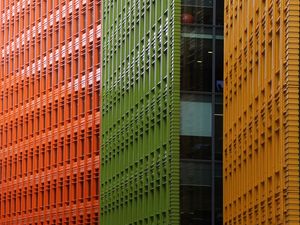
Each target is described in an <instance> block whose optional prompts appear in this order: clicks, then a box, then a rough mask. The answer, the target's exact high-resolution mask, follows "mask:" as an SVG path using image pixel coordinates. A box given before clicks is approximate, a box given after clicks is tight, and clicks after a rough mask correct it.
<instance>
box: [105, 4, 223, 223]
mask: <svg viewBox="0 0 300 225" xmlns="http://www.w3.org/2000/svg"><path fill="white" fill-rule="evenodd" d="M223 8H224V6H223V1H222V0H182V1H181V0H163V1H162V0H154V1H135V0H129V1H108V0H105V1H103V34H102V36H103V64H102V68H103V71H102V72H103V73H102V75H103V76H102V103H103V104H102V147H101V224H103V225H110V224H119V225H122V224H128V225H129V224H172V225H179V224H182V225H196V224H197V225H198V224H214V225H215V224H222V175H221V174H222V164H221V162H222V117H223V110H222V108H223V107H222V101H223V97H222V91H223Z"/></svg>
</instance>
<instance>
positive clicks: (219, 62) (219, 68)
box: [216, 40, 224, 92]
mask: <svg viewBox="0 0 300 225" xmlns="http://www.w3.org/2000/svg"><path fill="white" fill-rule="evenodd" d="M223 87H224V82H223V41H221V40H216V92H223Z"/></svg>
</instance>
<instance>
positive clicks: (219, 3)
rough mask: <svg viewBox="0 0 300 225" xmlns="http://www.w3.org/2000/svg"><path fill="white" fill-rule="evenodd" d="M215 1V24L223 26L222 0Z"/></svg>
mask: <svg viewBox="0 0 300 225" xmlns="http://www.w3.org/2000/svg"><path fill="white" fill-rule="evenodd" d="M216 1H217V8H216V10H217V17H216V23H217V25H221V26H223V24H224V0H216Z"/></svg>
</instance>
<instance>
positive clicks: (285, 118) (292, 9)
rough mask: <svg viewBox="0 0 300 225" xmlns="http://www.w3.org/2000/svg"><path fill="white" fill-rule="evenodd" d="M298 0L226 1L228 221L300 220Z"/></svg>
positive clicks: (292, 224)
mask: <svg viewBox="0 0 300 225" xmlns="http://www.w3.org/2000/svg"><path fill="white" fill-rule="evenodd" d="M299 12H300V1H299V0H225V26H224V27H225V33H224V36H225V43H224V46H225V64H224V70H225V76H224V79H225V89H224V164H223V165H224V170H223V172H224V174H223V175H224V224H226V225H229V224H247V225H251V224H255V225H256V224H265V225H271V224H276V225H280V224H288V225H299V224H300V208H299V207H300V201H299V200H300V195H299V184H300V183H299V181H300V180H299V179H300V177H299V176H300V175H299V172H300V171H299V73H300V70H299V66H300V65H299V62H300V61H299V52H300V50H299V47H300V46H299V38H300V37H299V33H300V29H299V27H300V26H299V25H300V22H299V21H300V14H299Z"/></svg>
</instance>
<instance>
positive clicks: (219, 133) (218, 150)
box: [215, 115, 223, 160]
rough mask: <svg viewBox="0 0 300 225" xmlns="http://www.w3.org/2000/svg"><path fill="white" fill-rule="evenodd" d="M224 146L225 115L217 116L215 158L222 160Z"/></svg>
mask: <svg viewBox="0 0 300 225" xmlns="http://www.w3.org/2000/svg"><path fill="white" fill-rule="evenodd" d="M222 146H223V116H222V115H216V116H215V158H216V160H222V149H223V148H222Z"/></svg>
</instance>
